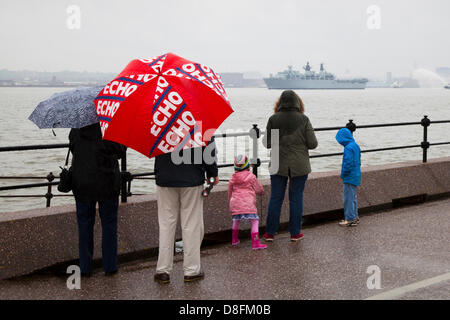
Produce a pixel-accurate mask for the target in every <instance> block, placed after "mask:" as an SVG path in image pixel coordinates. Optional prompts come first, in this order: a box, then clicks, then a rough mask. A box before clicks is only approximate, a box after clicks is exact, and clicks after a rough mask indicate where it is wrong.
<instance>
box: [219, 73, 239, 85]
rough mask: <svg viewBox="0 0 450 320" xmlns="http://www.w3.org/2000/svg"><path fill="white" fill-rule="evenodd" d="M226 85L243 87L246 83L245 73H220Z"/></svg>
mask: <svg viewBox="0 0 450 320" xmlns="http://www.w3.org/2000/svg"><path fill="white" fill-rule="evenodd" d="M220 77H221V78H222V83H223V85H224V87H242V86H243V85H244V74H243V73H240V72H223V73H220Z"/></svg>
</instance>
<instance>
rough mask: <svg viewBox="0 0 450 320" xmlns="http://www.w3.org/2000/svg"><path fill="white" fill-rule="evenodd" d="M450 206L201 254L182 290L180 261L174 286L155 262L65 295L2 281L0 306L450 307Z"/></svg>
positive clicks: (39, 283)
mask: <svg viewBox="0 0 450 320" xmlns="http://www.w3.org/2000/svg"><path fill="white" fill-rule="evenodd" d="M230 224H231V220H230ZM449 230H450V199H445V200H440V201H435V202H428V203H425V204H421V205H417V206H410V207H403V208H399V209H394V210H388V211H383V212H379V213H373V214H369V215H364V216H362V217H361V224H360V225H359V226H358V227H355V228H342V227H339V226H338V225H337V223H336V222H329V223H324V224H320V225H314V226H311V227H306V228H304V230H303V232H304V234H305V239H304V240H302V241H300V242H298V243H290V242H289V234H288V233H285V232H283V233H280V234H279V235H277V236H276V238H275V242H274V243H273V244H269V247H268V249H266V250H262V251H256V252H255V251H252V250H251V243H250V241H249V239H245V238H241V245H240V247H239V248H237V249H234V248H232V247H231V245H229V244H224V245H218V246H215V247H209V248H206V249H204V250H203V251H202V264H203V268H204V270H205V273H206V278H205V279H204V280H203V281H200V282H195V283H187V284H185V283H184V282H183V274H182V256H180V255H177V256H176V258H175V260H176V261H177V262H176V263H175V266H174V272H173V275H172V279H171V280H172V281H171V283H170V284H168V285H159V284H158V283H155V282H154V281H153V274H154V271H155V264H156V261H154V260H145V261H135V262H131V263H127V264H122V265H121V269H120V272H119V273H118V274H117V275H116V276H113V277H104V276H103V273H102V272H101V270H96V272H95V274H94V275H93V277H91V278H89V279H82V283H81V289H80V290H68V289H67V288H66V277H64V276H62V275H49V274H35V275H31V276H24V277H20V278H16V279H10V280H2V281H0V299H367V298H370V297H374V298H381V299H450V250H449V247H450V246H449V244H450V233H449ZM371 265H376V266H378V267H379V270H380V271H381V289H371V290H370V289H368V288H367V279H368V277H369V276H371V274H368V273H366V272H367V268H368V267H369V266H371Z"/></svg>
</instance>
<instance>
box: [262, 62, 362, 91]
mask: <svg viewBox="0 0 450 320" xmlns="http://www.w3.org/2000/svg"><path fill="white" fill-rule="evenodd" d="M303 69H304V70H305V72H304V73H301V72H300V71H296V70H294V69H292V66H288V68H287V70H284V71H281V72H278V73H277V74H276V75H275V76H272V75H270V77H269V78H264V82H265V83H266V85H267V88H269V89H365V88H366V83H367V81H368V80H367V79H365V78H355V79H346V80H340V79H336V77H335V76H334V74H332V73H329V72H326V71H325V68H324V66H323V63H321V64H320V72H318V73H316V72H315V71H312V70H311V66H310V65H309V62H307V63H306V66H304V67H303Z"/></svg>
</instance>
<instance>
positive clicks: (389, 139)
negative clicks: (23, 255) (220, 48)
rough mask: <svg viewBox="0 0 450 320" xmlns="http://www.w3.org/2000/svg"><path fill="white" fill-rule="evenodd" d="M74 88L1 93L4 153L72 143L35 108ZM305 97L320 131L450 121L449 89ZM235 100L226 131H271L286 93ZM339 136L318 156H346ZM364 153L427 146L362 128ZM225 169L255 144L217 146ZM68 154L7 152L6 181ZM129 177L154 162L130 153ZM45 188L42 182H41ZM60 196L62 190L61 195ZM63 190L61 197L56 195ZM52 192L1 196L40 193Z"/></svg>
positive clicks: (397, 132)
mask: <svg viewBox="0 0 450 320" xmlns="http://www.w3.org/2000/svg"><path fill="white" fill-rule="evenodd" d="M64 90H69V89H68V88H0V146H12V145H30V144H47V143H52V144H53V143H66V142H67V135H68V132H69V130H68V129H56V130H55V132H56V137H55V136H53V133H52V131H51V130H47V129H44V130H40V129H38V128H37V127H36V126H35V125H34V124H33V123H32V122H31V121H29V120H28V116H29V115H30V114H31V112H32V111H33V110H34V108H35V107H36V105H37V104H38V103H39V102H40V101H42V100H44V99H46V98H48V97H49V96H50V95H51V94H53V93H55V92H61V91H64ZM297 92H298V93H299V94H300V96H301V97H302V98H303V101H304V103H305V108H306V114H307V115H308V116H309V118H310V120H311V122H312V124H313V126H314V127H316V128H318V127H330V126H344V125H345V124H346V123H347V122H348V119H354V121H355V123H357V124H359V125H363V124H374V123H390V122H406V121H420V119H421V118H422V117H423V115H425V114H426V115H428V116H429V118H430V119H431V120H443V119H445V120H449V119H450V90H445V89H390V88H389V89H366V90H341V91H339V90H320V91H302V90H299V91H297ZM227 93H228V96H229V98H230V100H231V104H232V106H233V108H234V110H235V112H234V113H233V114H232V115H231V116H230V117H229V118H228V119H227V120H226V121H225V122H224V123H223V125H222V126H221V128H220V130H221V131H222V132H224V131H226V130H235V131H247V130H249V129H250V128H251V124H252V123H256V124H258V125H259V127H260V128H262V129H264V128H265V125H266V121H267V118H268V117H269V116H270V115H271V114H272V108H273V105H274V103H275V101H276V100H277V98H278V97H279V95H280V93H281V91H278V90H267V89H265V88H230V89H227ZM335 134H336V132H335V131H330V132H317V138H318V140H319V147H318V148H317V149H316V150H314V151H313V152H311V154H321V153H330V152H341V151H342V147H340V146H339V145H338V144H337V143H336V141H335V140H334V135H335ZM354 136H355V139H356V140H357V142H358V143H359V145H360V146H361V148H362V149H372V148H381V147H388V146H398V145H410V144H419V143H420V142H421V141H422V128H421V127H420V126H407V127H393V128H377V129H360V130H357V131H356V132H355V134H354ZM429 141H430V142H442V141H450V124H442V125H440V124H439V125H432V126H431V127H430V129H429ZM217 145H218V149H219V163H225V162H226V163H230V162H232V158H233V154H234V152H235V146H237V147H236V149H237V151H238V152H249V151H250V150H249V141H246V140H245V138H238V139H237V140H234V139H230V140H227V141H226V142H225V140H224V139H221V138H220V139H218V140H217ZM66 151H67V150H64V149H56V150H42V151H33V152H7V153H0V161H1V164H2V165H1V167H0V176H2V177H3V176H42V177H43V176H46V175H47V174H48V173H49V172H53V173H54V174H58V173H59V171H60V170H59V166H60V165H62V164H63V163H64V159H65V155H66ZM449 155H450V147H449V146H439V147H432V148H431V149H430V152H429V158H436V157H441V156H449ZM421 157H422V153H421V149H420V148H418V149H406V150H396V151H384V152H378V153H368V154H363V156H362V164H363V166H368V165H375V164H384V163H391V162H399V161H405V160H419V159H421ZM260 158H262V159H267V158H268V153H267V151H266V150H265V149H264V148H263V147H262V146H261V148H260ZM340 161H341V159H340V157H330V158H317V159H312V168H313V171H328V170H336V169H339V167H340ZM128 167H129V171H131V172H133V173H136V172H149V171H153V161H152V160H149V159H148V158H146V157H145V156H143V155H141V154H139V153H137V152H135V151H133V150H130V151H129V152H128ZM260 172H261V177H262V178H264V177H267V174H268V172H267V165H263V166H262V168H261V170H260ZM230 174H231V169H230V168H227V169H223V170H221V171H220V176H221V178H223V179H227V178H229V176H230ZM39 181H40V180H39ZM33 182H38V180H11V179H8V180H5V179H0V185H11V184H23V183H33ZM54 190H55V189H54ZM153 190H154V181H152V180H135V181H133V183H132V192H134V193H150V192H152V191H153ZM55 191H56V190H55ZM45 193H46V188H37V189H24V190H15V191H2V192H0V195H6V194H8V195H22V194H40V195H44V194H45ZM66 203H73V198H72V197H56V198H54V199H52V205H58V204H66ZM44 206H45V198H1V197H0V212H5V211H13V210H23V209H29V208H40V207H44Z"/></svg>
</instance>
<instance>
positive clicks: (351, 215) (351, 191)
mask: <svg viewBox="0 0 450 320" xmlns="http://www.w3.org/2000/svg"><path fill="white" fill-rule="evenodd" d="M336 141H337V142H339V144H341V145H343V146H344V156H343V157H342V169H341V178H342V181H343V182H344V193H343V201H344V216H345V220H342V221H340V222H339V225H340V226H343V227H352V226H356V225H357V224H358V223H359V218H358V203H357V198H356V188H357V187H358V186H360V185H361V149H360V148H359V146H358V144H357V143H356V142H355V139H354V138H353V136H352V133H351V132H350V130H349V129H347V128H342V129H340V130H339V131H338V133H337V134H336Z"/></svg>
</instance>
